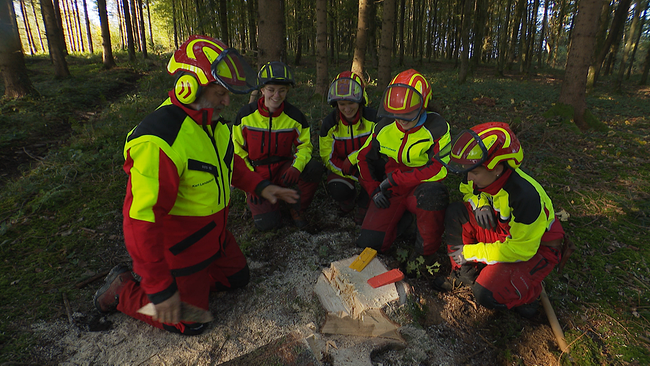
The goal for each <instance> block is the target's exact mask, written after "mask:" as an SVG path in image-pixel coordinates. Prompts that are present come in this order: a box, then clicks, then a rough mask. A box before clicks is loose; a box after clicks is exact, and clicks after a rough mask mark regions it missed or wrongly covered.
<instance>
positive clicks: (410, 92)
mask: <svg viewBox="0 0 650 366" xmlns="http://www.w3.org/2000/svg"><path fill="white" fill-rule="evenodd" d="M381 100H382V103H381V108H379V111H378V113H377V116H378V117H379V118H392V119H401V120H403V121H409V122H410V121H415V120H416V119H417V118H418V117H419V116H420V112H422V109H423V108H424V101H423V99H422V94H420V92H419V91H417V89H415V88H414V87H412V86H410V85H406V84H392V85H389V86H388V88H386V91H384V96H383V97H382V98H381Z"/></svg>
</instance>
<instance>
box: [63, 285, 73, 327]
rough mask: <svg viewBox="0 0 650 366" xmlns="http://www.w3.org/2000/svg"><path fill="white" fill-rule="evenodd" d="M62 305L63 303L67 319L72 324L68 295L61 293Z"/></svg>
mask: <svg viewBox="0 0 650 366" xmlns="http://www.w3.org/2000/svg"><path fill="white" fill-rule="evenodd" d="M63 305H65V312H66V314H68V321H69V322H70V324H74V320H72V309H71V308H70V301H68V295H66V294H65V292H64V293H63Z"/></svg>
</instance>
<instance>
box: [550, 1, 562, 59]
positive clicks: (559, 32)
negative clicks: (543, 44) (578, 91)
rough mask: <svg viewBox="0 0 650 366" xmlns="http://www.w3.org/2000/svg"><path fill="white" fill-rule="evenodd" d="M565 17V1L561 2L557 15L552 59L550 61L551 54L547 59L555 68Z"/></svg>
mask: <svg viewBox="0 0 650 366" xmlns="http://www.w3.org/2000/svg"><path fill="white" fill-rule="evenodd" d="M565 16H566V0H562V3H561V4H560V13H559V14H558V17H557V18H558V23H557V28H556V31H555V37H553V39H555V41H554V42H553V46H554V47H553V50H552V54H553V58H552V59H551V54H549V55H548V59H549V61H550V62H551V65H552V66H553V67H556V66H557V55H558V54H559V49H560V41H561V40H562V37H563V35H564V17H565Z"/></svg>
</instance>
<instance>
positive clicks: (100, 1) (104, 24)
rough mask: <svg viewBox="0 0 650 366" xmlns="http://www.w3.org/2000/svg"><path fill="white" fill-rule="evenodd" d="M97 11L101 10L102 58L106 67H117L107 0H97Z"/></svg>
mask: <svg viewBox="0 0 650 366" xmlns="http://www.w3.org/2000/svg"><path fill="white" fill-rule="evenodd" d="M97 11H98V12H99V25H100V27H101V30H102V60H103V63H104V68H105V69H112V68H113V67H115V66H116V65H115V59H114V58H113V48H112V46H111V30H110V28H109V26H108V13H107V12H106V0H97Z"/></svg>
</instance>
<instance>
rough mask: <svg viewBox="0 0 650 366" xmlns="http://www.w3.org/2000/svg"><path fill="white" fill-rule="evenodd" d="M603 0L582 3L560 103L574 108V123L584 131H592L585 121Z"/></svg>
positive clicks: (583, 1)
mask: <svg viewBox="0 0 650 366" xmlns="http://www.w3.org/2000/svg"><path fill="white" fill-rule="evenodd" d="M602 1H603V0H581V1H580V5H579V7H578V13H577V15H576V20H575V28H574V30H573V35H572V38H573V39H572V40H571V48H570V50H569V55H568V57H567V67H566V72H565V73H564V80H563V82H562V90H561V91H560V98H559V102H560V103H563V104H567V105H570V106H572V107H573V122H574V123H575V124H576V125H577V126H578V128H580V130H582V131H585V130H587V129H589V125H588V124H587V123H586V121H585V118H584V113H585V110H586V108H587V105H586V102H585V94H586V84H587V72H588V71H589V64H590V63H591V61H592V57H593V51H592V50H593V47H594V44H595V41H596V31H597V29H598V17H599V15H600V8H601V5H602Z"/></svg>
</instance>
